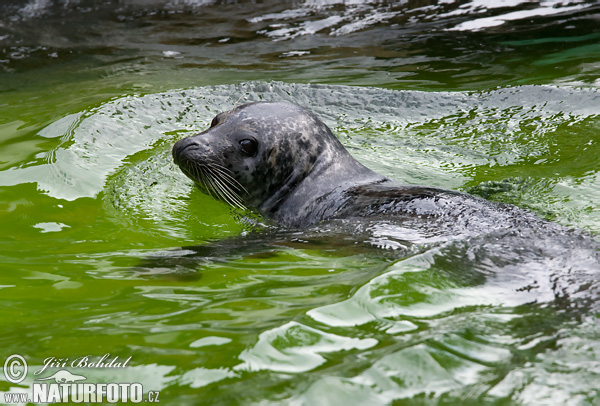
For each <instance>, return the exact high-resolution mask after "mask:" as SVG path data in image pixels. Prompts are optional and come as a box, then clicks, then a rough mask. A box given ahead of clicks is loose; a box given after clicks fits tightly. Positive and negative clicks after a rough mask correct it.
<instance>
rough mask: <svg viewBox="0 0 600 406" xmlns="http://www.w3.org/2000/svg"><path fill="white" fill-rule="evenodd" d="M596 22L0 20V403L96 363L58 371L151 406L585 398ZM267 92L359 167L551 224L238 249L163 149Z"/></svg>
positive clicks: (592, 17)
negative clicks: (319, 122)
mask: <svg viewBox="0 0 600 406" xmlns="http://www.w3.org/2000/svg"><path fill="white" fill-rule="evenodd" d="M599 11H600V8H599V7H598V5H597V4H596V3H595V2H578V1H572V2H557V3H554V2H525V1H518V0H517V1H505V2H493V3H491V2H479V1H444V2H435V1H432V2H426V3H423V2H412V1H406V2H389V3H388V2H363V1H347V2H338V1H305V2H263V3H256V4H254V3H252V2H237V3H233V2H213V1H192V0H187V1H177V0H173V1H158V0H157V1H133V0H130V1H108V2H102V3H100V2H94V1H88V0H80V1H68V2H67V1H50V0H48V1H45V0H36V1H20V0H12V1H7V2H3V3H2V4H1V5H0V16H1V17H0V66H1V67H2V69H1V70H0V148H1V154H0V170H1V172H0V185H1V186H0V193H1V195H0V207H2V211H3V213H2V217H1V221H2V229H3V230H5V231H4V233H3V238H2V251H1V252H0V256H1V260H0V269H1V271H0V272H1V273H0V275H1V278H2V280H1V281H0V285H1V286H2V289H1V290H0V291H1V293H2V296H1V297H2V306H1V307H0V311H1V312H2V314H1V315H2V317H1V318H0V320H1V322H2V331H3V334H2V335H0V337H1V340H2V348H3V352H2V360H4V359H5V358H6V357H7V356H8V355H10V354H14V353H17V354H21V355H23V356H24V357H25V358H26V360H27V361H28V363H29V366H30V373H29V374H28V376H27V379H26V380H25V381H23V382H22V383H21V384H19V385H16V384H11V383H10V382H8V381H7V380H5V378H4V376H3V375H0V391H3V392H9V391H12V392H19V391H28V388H29V387H30V386H31V385H32V384H33V382H34V379H36V378H37V376H34V375H33V373H32V371H34V370H36V369H39V368H40V366H41V365H42V363H43V361H44V359H46V358H48V357H57V358H69V359H70V360H73V359H75V358H76V357H81V356H85V355H90V356H92V357H99V356H102V355H104V354H106V353H110V354H111V355H112V356H119V357H120V358H122V359H126V358H128V357H130V356H131V357H132V359H131V364H130V366H128V367H127V368H122V369H101V368H96V369H89V370H81V369H71V371H72V372H73V373H76V374H80V375H84V376H86V377H87V381H88V382H119V383H121V382H123V383H124V382H140V383H142V384H143V386H144V389H145V390H146V391H160V392H161V395H160V400H161V402H162V403H166V404H211V405H214V404H224V405H229V404H298V405H301V404H307V405H308V404H311V405H312V404H318V405H322V404H333V405H338V404H369V405H371V404H373V405H378V404H465V405H468V404H519V405H521V404H522V405H539V404H548V405H555V404H566V405H567V404H568V405H593V404H597V403H599V402H600V392H599V391H598V385H597V382H598V380H599V379H600V376H599V375H600V369H599V367H598V365H600V331H599V329H598V304H597V303H598V292H599V291H600V288H599V287H600V281H599V277H598V270H599V268H600V266H599V264H600V259H599V258H598V242H597V236H598V232H599V231H600V211H599V210H598V204H597V202H598V201H600V187H599V185H600V179H599V176H600V175H599V172H598V156H600V147H599V144H598V140H599V138H598V132H599V129H600V118H599V114H600V93H599V90H598V84H599V82H598V73H599V65H598V60H599V58H598V57H599V56H600V55H599V54H600V48H599V46H598V43H599V42H598V39H599V38H600V36H599V34H598V30H597V18H598V12H599ZM281 99H285V100H291V101H294V102H296V103H298V104H301V105H304V106H306V107H308V108H309V109H311V110H313V111H315V112H316V113H317V114H318V115H319V116H320V117H321V118H322V119H323V120H324V121H325V122H326V123H327V124H328V125H329V126H330V127H331V128H332V129H333V130H334V132H335V133H336V134H337V135H338V136H339V138H340V140H341V141H342V142H343V143H344V145H346V147H347V148H348V149H349V150H350V151H351V152H352V154H353V155H354V156H356V157H357V159H359V160H360V161H361V162H363V163H364V164H365V165H367V166H369V167H370V168H372V169H374V170H376V171H378V172H380V173H383V174H385V175H387V176H390V177H392V178H394V179H396V180H398V181H401V182H405V183H415V184H426V185H431V186H438V187H444V188H452V189H458V190H463V191H468V192H470V193H473V194H477V195H480V196H483V197H485V198H488V199H490V200H495V201H500V202H507V203H512V204H516V205H518V206H520V207H523V208H527V209H529V210H531V211H533V212H535V213H537V214H538V215H539V216H540V217H542V218H545V219H547V220H551V221H553V222H554V223H555V224H558V225H559V226H560V228H559V227H558V226H556V227H555V226H549V228H544V227H540V228H534V229H528V228H523V229H518V230H509V231H506V232H496V233H490V234H483V235H477V236H469V237H467V238H463V237H457V238H447V236H445V237H443V238H440V237H439V236H438V237H436V236H428V235H423V234H419V233H417V232H415V230H411V229H409V228H408V227H404V228H402V227H399V226H398V225H394V224H388V223H376V224H359V225H356V224H343V223H342V224H338V223H330V224H324V225H321V226H319V227H316V228H313V229H309V230H305V231H302V232H297V231H288V230H280V229H277V228H273V227H271V226H263V227H258V228H259V230H258V231H257V230H256V229H257V226H256V222H258V223H263V220H262V219H260V218H256V217H251V218H250V219H248V218H246V217H245V215H247V213H239V212H234V211H232V210H231V209H230V208H228V207H227V206H225V205H223V204H222V203H219V202H216V201H215V200H214V199H212V198H210V197H208V196H205V195H203V194H202V193H201V192H200V191H198V190H196V189H195V188H194V187H193V185H192V184H191V183H190V182H189V181H188V180H187V178H186V177H185V176H184V175H183V174H182V173H180V171H179V170H178V168H176V167H175V165H173V164H172V163H171V160H170V148H171V145H172V144H173V142H174V141H176V140H178V139H180V138H182V137H184V136H187V135H191V134H194V133H195V132H198V131H200V130H202V129H204V128H206V127H207V126H208V125H209V123H210V121H211V120H212V117H213V116H214V115H215V114H216V113H218V112H220V111H223V110H227V109H230V108H231V107H232V106H234V105H235V104H236V103H238V104H239V103H242V102H244V101H254V100H281ZM357 227H358V228H357ZM573 230H574V231H573ZM57 370H58V369H56V368H55V369H53V370H52V371H57ZM42 375H43V376H48V375H49V372H44V373H43V374H42ZM0 399H1V398H0Z"/></svg>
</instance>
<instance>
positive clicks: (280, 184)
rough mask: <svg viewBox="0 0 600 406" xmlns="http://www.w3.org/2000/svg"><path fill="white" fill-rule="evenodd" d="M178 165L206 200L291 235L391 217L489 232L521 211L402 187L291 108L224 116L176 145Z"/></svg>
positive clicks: (255, 108)
mask: <svg viewBox="0 0 600 406" xmlns="http://www.w3.org/2000/svg"><path fill="white" fill-rule="evenodd" d="M173 159H174V161H175V163H176V164H177V165H179V167H180V168H181V169H182V171H183V172H184V173H185V174H186V175H187V176H188V177H190V178H191V179H192V180H194V182H196V184H197V185H198V186H199V187H200V188H201V189H202V190H203V191H204V192H206V193H209V194H212V195H213V196H215V197H216V198H218V199H220V200H223V201H226V202H228V203H229V204H231V205H234V206H239V207H247V208H254V209H257V210H258V211H259V212H260V213H261V214H262V215H263V216H264V217H266V218H268V219H271V220H273V221H275V222H277V223H279V224H281V225H284V226H288V227H303V226H307V225H311V224H315V223H317V222H319V221H321V220H327V219H336V218H352V217H358V218H380V217H383V218H386V219H390V218H395V219H399V220H414V219H415V218H418V219H437V220H442V222H448V221H450V222H454V223H456V222H461V223H462V224H463V225H464V227H467V228H468V227H470V226H469V224H477V225H478V227H479V228H485V227H488V226H489V225H491V224H495V223H498V222H499V221H500V222H502V221H504V222H506V221H505V220H506V219H509V218H514V217H515V216H514V210H518V209H516V208H515V207H513V206H508V205H501V204H495V203H491V202H488V201H486V200H484V199H481V198H478V197H475V196H471V195H468V194H465V193H460V192H456V191H451V190H444V189H437V188H431V187H423V186H408V185H401V184H399V183H396V182H394V181H393V180H391V179H389V178H387V177H385V176H383V175H380V174H378V173H376V172H374V171H372V170H370V169H368V168H367V167H365V166H364V165H362V164H361V163H359V162H358V161H357V160H356V159H354V158H353V157H352V156H351V155H350V153H349V152H348V151H347V150H346V149H345V148H344V146H343V145H342V144H341V143H340V141H339V140H338V139H337V138H336V137H335V136H334V135H333V133H332V132H331V130H330V129H329V128H328V127H327V126H326V125H325V123H323V122H322V121H321V120H320V119H319V118H318V117H317V116H316V115H314V114H313V113H311V112H309V111H307V110H305V109H303V108H302V107H299V106H297V105H295V104H292V103H289V102H276V103H266V102H259V103H250V104H245V105H242V106H239V107H237V108H235V109H233V110H231V111H228V112H224V113H221V114H219V115H217V116H216V117H215V118H214V120H213V122H212V123H211V127H210V128H209V129H208V130H206V131H204V132H202V133H200V134H197V135H194V136H191V137H188V138H184V139H182V140H180V141H178V142H176V143H175V145H174V146H173ZM473 217H476V218H477V219H478V221H472V218H473ZM438 223H439V221H438Z"/></svg>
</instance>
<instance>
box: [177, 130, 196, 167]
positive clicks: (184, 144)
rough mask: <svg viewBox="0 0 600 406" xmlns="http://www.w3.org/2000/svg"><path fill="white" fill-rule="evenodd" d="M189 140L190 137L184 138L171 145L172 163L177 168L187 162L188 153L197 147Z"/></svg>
mask: <svg viewBox="0 0 600 406" xmlns="http://www.w3.org/2000/svg"><path fill="white" fill-rule="evenodd" d="M191 138H192V137H187V138H184V139H182V140H179V141H177V142H176V143H175V145H173V149H172V151H171V152H172V154H173V161H174V162H175V163H176V164H177V165H179V166H181V165H182V164H184V163H185V162H186V161H188V160H189V153H190V152H191V151H192V150H194V149H195V147H196V146H197V145H196V143H195V142H194V141H193V140H192V139H191Z"/></svg>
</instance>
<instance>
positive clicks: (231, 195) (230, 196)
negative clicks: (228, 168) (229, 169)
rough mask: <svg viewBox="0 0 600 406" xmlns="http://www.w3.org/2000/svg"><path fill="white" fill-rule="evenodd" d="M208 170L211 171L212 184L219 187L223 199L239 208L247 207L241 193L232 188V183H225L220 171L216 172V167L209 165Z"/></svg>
mask: <svg viewBox="0 0 600 406" xmlns="http://www.w3.org/2000/svg"><path fill="white" fill-rule="evenodd" d="M207 171H208V172H210V174H211V175H212V176H211V180H212V184H213V185H214V187H215V188H216V189H217V192H218V193H219V194H220V195H221V197H222V198H223V200H225V201H226V202H228V203H229V204H231V205H232V206H237V207H239V208H242V209H245V208H246V207H245V206H244V205H243V204H242V203H241V198H240V197H239V195H238V194H237V193H236V192H235V191H234V190H232V189H231V187H230V185H228V184H227V183H225V180H224V179H222V178H221V177H219V176H217V175H219V173H215V171H216V168H214V167H211V166H208V167H207Z"/></svg>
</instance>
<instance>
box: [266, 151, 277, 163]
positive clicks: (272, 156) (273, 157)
mask: <svg viewBox="0 0 600 406" xmlns="http://www.w3.org/2000/svg"><path fill="white" fill-rule="evenodd" d="M277 152H278V150H277V147H271V148H269V149H268V150H267V152H266V153H265V162H268V163H269V165H271V166H272V167H273V166H275V165H276V163H277Z"/></svg>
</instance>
